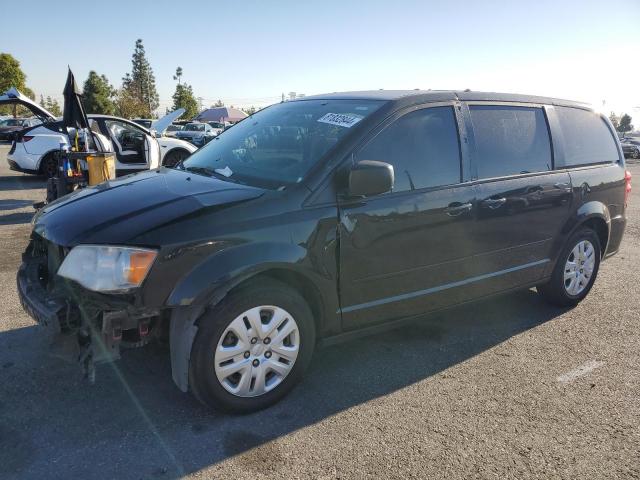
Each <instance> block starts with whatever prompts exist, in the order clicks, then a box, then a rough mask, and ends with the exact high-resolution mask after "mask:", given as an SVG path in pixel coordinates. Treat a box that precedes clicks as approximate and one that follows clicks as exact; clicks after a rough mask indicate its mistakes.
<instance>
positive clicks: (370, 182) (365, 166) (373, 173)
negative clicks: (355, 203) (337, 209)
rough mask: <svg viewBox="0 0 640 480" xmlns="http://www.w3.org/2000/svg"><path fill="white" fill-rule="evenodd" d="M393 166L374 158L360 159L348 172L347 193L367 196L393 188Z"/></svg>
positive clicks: (355, 195) (354, 195)
mask: <svg viewBox="0 0 640 480" xmlns="http://www.w3.org/2000/svg"><path fill="white" fill-rule="evenodd" d="M393 182H394V174H393V166H392V165H389V164H388V163H385V162H377V161H375V160H362V161H360V162H358V163H356V164H355V165H354V166H353V168H352V169H351V172H349V195H351V196H353V197H367V196H370V195H377V194H379V193H386V192H388V191H390V190H391V189H392V188H393Z"/></svg>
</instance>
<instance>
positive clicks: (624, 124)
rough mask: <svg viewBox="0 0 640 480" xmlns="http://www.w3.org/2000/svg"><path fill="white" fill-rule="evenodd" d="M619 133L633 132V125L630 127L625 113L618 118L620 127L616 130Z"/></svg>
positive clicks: (629, 121)
mask: <svg viewBox="0 0 640 480" xmlns="http://www.w3.org/2000/svg"><path fill="white" fill-rule="evenodd" d="M616 130H618V131H619V132H621V133H625V132H630V131H631V130H633V125H631V117H630V116H629V115H627V114H626V113H625V114H624V115H622V117H621V118H620V125H618V127H617V128H616Z"/></svg>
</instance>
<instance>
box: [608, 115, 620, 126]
mask: <svg viewBox="0 0 640 480" xmlns="http://www.w3.org/2000/svg"><path fill="white" fill-rule="evenodd" d="M609 120H611V125H613V128H615V129H616V130H618V127H619V126H620V117H619V116H617V115H616V114H615V113H614V112H611V114H610V115H609Z"/></svg>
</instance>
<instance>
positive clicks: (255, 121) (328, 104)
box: [183, 100, 384, 189]
mask: <svg viewBox="0 0 640 480" xmlns="http://www.w3.org/2000/svg"><path fill="white" fill-rule="evenodd" d="M383 103H384V102H382V101H376V100H304V101H298V102H285V103H279V104H276V105H273V106H271V107H269V108H266V109H264V110H261V111H259V112H257V113H255V114H253V115H252V116H251V117H248V118H246V119H245V120H243V121H242V122H240V123H238V124H237V125H235V126H234V127H233V128H232V129H228V130H225V131H224V133H222V134H220V135H219V136H217V137H215V138H214V139H213V140H212V141H211V142H209V143H208V144H207V145H206V146H204V147H202V148H201V149H200V150H198V151H196V152H194V153H193V154H192V155H191V156H190V157H189V159H188V160H186V161H185V162H184V164H183V168H186V169H193V171H196V172H197V173H203V172H207V171H208V172H210V173H211V174H213V173H215V174H218V175H219V176H223V177H227V178H229V180H230V181H236V182H240V183H247V184H249V185H256V186H261V187H265V188H273V189H277V188H281V187H283V186H286V185H291V184H294V183H298V182H300V181H302V179H303V178H304V176H305V175H306V174H307V172H308V171H309V170H310V169H311V167H312V166H313V165H314V164H315V163H316V162H317V161H318V160H319V159H320V158H321V157H322V156H323V155H324V154H325V153H327V151H328V150H329V149H330V148H331V147H333V146H334V145H335V144H336V143H337V142H338V141H339V140H340V139H341V138H342V137H343V136H344V135H346V134H347V132H349V129H350V128H352V127H353V126H354V125H356V124H357V123H358V122H359V121H360V120H362V119H363V118H365V117H367V116H369V115H370V114H371V113H373V112H374V111H375V110H377V109H378V108H379V107H380V106H381V105H382V104H383Z"/></svg>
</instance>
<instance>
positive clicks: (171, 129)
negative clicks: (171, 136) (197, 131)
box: [167, 125, 182, 132]
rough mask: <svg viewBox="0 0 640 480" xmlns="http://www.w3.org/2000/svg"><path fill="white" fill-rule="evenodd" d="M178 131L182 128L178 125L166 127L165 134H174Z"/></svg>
mask: <svg viewBox="0 0 640 480" xmlns="http://www.w3.org/2000/svg"><path fill="white" fill-rule="evenodd" d="M178 130H182V126H180V125H169V126H168V127H167V132H176V131H178Z"/></svg>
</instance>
